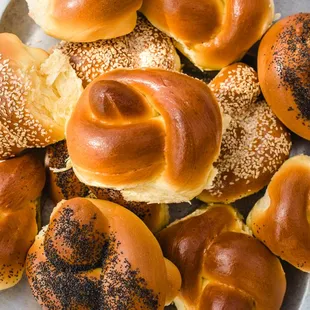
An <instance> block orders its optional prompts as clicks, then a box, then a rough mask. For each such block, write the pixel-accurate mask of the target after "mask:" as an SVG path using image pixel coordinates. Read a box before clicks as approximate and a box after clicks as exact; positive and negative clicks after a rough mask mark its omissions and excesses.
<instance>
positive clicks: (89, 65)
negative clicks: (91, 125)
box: [56, 17, 181, 87]
mask: <svg viewBox="0 0 310 310" xmlns="http://www.w3.org/2000/svg"><path fill="white" fill-rule="evenodd" d="M56 48H57V49H60V50H61V51H62V53H63V54H65V55H67V56H69V57H70V63H71V65H72V67H73V68H74V69H75V71H76V73H77V75H78V77H79V78H81V79H82V81H83V85H84V86H85V87H86V86H87V84H89V83H90V82H91V81H92V80H94V79H95V78H96V77H98V76H99V75H101V74H103V73H105V72H108V71H110V70H113V69H118V68H144V67H149V68H161V69H167V70H176V71H180V69H181V64H180V58H179V56H178V54H177V53H176V50H175V48H174V46H173V43H172V40H171V39H170V38H169V37H168V36H166V35H165V34H164V33H163V32H161V31H159V30H158V29H156V28H155V27H153V26H152V25H151V24H150V23H149V22H148V21H147V20H146V19H145V18H142V17H139V18H138V21H137V26H136V28H135V29H134V31H133V32H131V33H130V34H128V35H126V36H122V37H119V38H116V39H111V40H99V41H96V42H89V43H74V42H65V41H62V42H61V43H59V44H58V45H57V46H56Z"/></svg>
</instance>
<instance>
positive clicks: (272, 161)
mask: <svg viewBox="0 0 310 310" xmlns="http://www.w3.org/2000/svg"><path fill="white" fill-rule="evenodd" d="M209 86H210V88H211V89H212V90H213V92H214V94H215V97H216V98H217V100H218V102H219V104H220V106H221V107H222V110H223V113H224V115H226V118H227V119H230V121H229V125H228V127H227V129H226V131H225V133H224V135H223V140H222V145H221V152H220V156H219V158H218V160H217V161H216V163H215V165H214V166H215V168H216V169H217V171H218V173H217V175H216V176H215V179H214V182H213V186H212V187H211V188H210V189H208V190H205V191H203V192H202V194H201V195H200V196H199V199H201V200H203V201H205V202H225V203H229V202H233V201H235V200H237V199H240V198H243V197H245V196H248V195H251V194H253V193H255V192H257V191H259V190H261V189H262V188H263V187H264V186H266V185H267V184H268V183H269V181H270V179H271V177H272V176H273V174H274V173H275V172H276V171H277V170H278V169H279V168H280V166H281V165H282V163H283V162H284V161H285V160H286V159H287V158H288V156H289V152H290V149H291V139H290V134H289V132H288V131H287V129H286V128H285V127H284V126H283V125H282V123H281V122H280V121H279V120H278V119H277V118H276V116H275V115H274V114H273V113H272V111H271V109H270V107H269V106H268V105H267V103H266V102H265V100H264V99H263V98H262V97H261V96H260V95H261V91H260V88H259V83H258V78H257V74H256V72H255V71H254V70H253V69H252V68H250V67H249V66H247V65H245V64H242V63H237V64H234V65H231V66H229V67H227V68H225V69H223V70H222V71H221V72H220V73H219V74H218V75H217V76H216V77H215V79H214V80H213V81H212V82H211V83H210V84H209Z"/></svg>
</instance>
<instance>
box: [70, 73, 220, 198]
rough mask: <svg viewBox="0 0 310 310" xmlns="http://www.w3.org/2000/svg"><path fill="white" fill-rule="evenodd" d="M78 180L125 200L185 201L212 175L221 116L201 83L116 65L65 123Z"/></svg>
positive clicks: (86, 93)
mask: <svg viewBox="0 0 310 310" xmlns="http://www.w3.org/2000/svg"><path fill="white" fill-rule="evenodd" d="M66 135H67V145H68V151H69V155H70V158H71V162H72V166H73V169H74V172H75V174H76V176H77V177H78V178H79V180H80V181H81V182H83V183H85V184H87V185H90V186H94V187H100V188H111V189H117V190H120V191H121V193H122V195H123V197H124V199H125V200H127V201H144V202H147V203H172V202H175V203H176V202H182V201H188V200H191V199H192V198H194V197H195V196H196V195H198V194H199V193H200V192H201V191H202V190H203V189H204V188H206V187H207V186H208V185H209V184H210V183H211V182H212V179H213V177H214V169H213V165H212V164H213V162H214V161H215V160H216V159H217V157H218V154H219V150H220V144H221V137H222V116H221V113H220V109H219V106H218V103H217V101H216V100H215V98H214V96H213V94H212V92H211V90H210V89H209V88H208V86H207V85H206V84H204V83H203V82H201V81H199V80H196V79H194V78H191V77H189V76H186V75H184V74H180V73H177V72H172V71H166V70H155V69H144V70H143V69H140V70H125V69H124V70H120V69H119V70H114V71H110V72H108V73H106V74H104V75H102V76H100V77H99V78H98V79H95V80H94V81H93V82H92V83H91V84H89V85H88V87H87V88H86V89H85V91H84V93H83V95H82V96H81V98H80V100H79V103H78V105H77V106H76V108H75V110H74V112H73V114H72V116H71V118H70V120H69V122H68V126H67V131H66Z"/></svg>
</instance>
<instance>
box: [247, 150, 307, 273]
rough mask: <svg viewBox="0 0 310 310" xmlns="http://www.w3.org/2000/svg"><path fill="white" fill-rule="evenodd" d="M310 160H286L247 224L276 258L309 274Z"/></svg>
mask: <svg viewBox="0 0 310 310" xmlns="http://www.w3.org/2000/svg"><path fill="white" fill-rule="evenodd" d="M309 184H310V157H309V156H305V155H298V156H294V157H292V158H290V159H289V160H287V161H286V162H285V163H284V164H283V165H282V167H281V168H280V169H279V171H278V172H277V173H276V174H275V175H274V176H273V178H272V180H271V182H270V183H269V185H268V187H267V190H266V193H265V196H264V197H263V198H262V199H260V200H259V201H258V202H257V203H256V204H255V206H254V208H253V209H252V211H251V212H250V214H249V216H248V218H247V224H248V225H249V226H250V227H251V229H252V230H253V233H254V235H255V237H256V238H258V239H259V240H261V241H262V242H263V243H264V244H265V245H266V246H267V247H268V248H269V249H270V250H271V251H272V252H273V253H274V254H275V255H278V256H279V257H281V259H283V260H286V261H288V262H289V263H290V264H292V265H293V266H294V267H296V268H298V269H300V270H302V271H304V272H309V273H310V216H309V215H310V207H309V206H310V203H309V202H310V186H309Z"/></svg>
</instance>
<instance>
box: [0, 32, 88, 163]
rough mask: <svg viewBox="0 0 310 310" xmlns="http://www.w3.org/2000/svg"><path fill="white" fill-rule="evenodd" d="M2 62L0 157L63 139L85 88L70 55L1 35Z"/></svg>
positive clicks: (0, 73)
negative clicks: (74, 107) (49, 51)
mask: <svg viewBox="0 0 310 310" xmlns="http://www.w3.org/2000/svg"><path fill="white" fill-rule="evenodd" d="M0 66H1V71H0V160H1V159H7V158H10V157H14V156H15V155H16V154H18V153H20V152H21V151H23V150H25V149H27V148H34V147H45V146H46V145H48V144H51V143H55V142H56V141H59V140H62V139H63V138H64V131H65V128H64V127H65V122H66V120H67V117H68V115H70V113H71V110H72V108H73V106H74V105H75V104H76V102H77V100H78V98H79V97H80V95H81V93H82V90H83V88H82V85H81V81H80V79H79V78H78V77H77V76H76V73H75V72H74V70H73V69H72V68H71V66H70V63H69V60H68V57H66V56H64V55H62V54H61V53H60V52H59V51H55V52H54V53H53V54H52V55H51V56H49V55H48V54H47V53H46V52H45V51H43V50H41V49H36V48H31V47H28V46H26V45H24V44H23V43H22V42H21V41H20V40H19V39H18V38H17V37H16V36H15V35H13V34H8V33H2V34H0Z"/></svg>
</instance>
